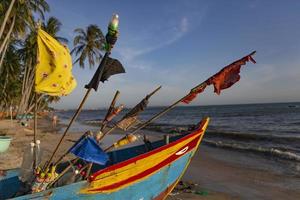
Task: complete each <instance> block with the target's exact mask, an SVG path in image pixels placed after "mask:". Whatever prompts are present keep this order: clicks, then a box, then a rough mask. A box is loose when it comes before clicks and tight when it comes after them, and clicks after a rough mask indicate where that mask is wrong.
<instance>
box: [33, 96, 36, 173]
mask: <svg viewBox="0 0 300 200" xmlns="http://www.w3.org/2000/svg"><path fill="white" fill-rule="evenodd" d="M33 98H34V122H33V143H34V148H33V154H34V158H33V169H34V170H35V168H36V165H37V163H36V162H37V160H36V159H37V146H36V145H37V144H36V135H37V94H36V92H34V97H33Z"/></svg>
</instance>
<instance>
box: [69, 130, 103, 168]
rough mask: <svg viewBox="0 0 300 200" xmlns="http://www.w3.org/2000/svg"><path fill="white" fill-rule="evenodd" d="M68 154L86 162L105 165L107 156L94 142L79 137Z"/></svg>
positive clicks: (86, 137) (90, 138) (90, 139)
mask: <svg viewBox="0 0 300 200" xmlns="http://www.w3.org/2000/svg"><path fill="white" fill-rule="evenodd" d="M70 152H71V153H73V154H74V155H75V156H77V157H79V158H81V159H83V160H85V161H87V162H92V163H97V164H100V165H105V164H106V162H107V161H108V155H107V154H106V153H105V152H104V151H103V150H102V149H101V148H100V147H99V145H98V144H97V142H96V140H95V139H94V138H93V137H90V136H83V137H81V138H80V139H79V141H78V142H77V143H75V144H74V145H73V146H72V147H71V149H70Z"/></svg>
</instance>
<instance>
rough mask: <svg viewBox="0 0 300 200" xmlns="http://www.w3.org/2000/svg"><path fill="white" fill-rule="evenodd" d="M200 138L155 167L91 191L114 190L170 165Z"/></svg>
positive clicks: (192, 147) (190, 148)
mask: <svg viewBox="0 0 300 200" xmlns="http://www.w3.org/2000/svg"><path fill="white" fill-rule="evenodd" d="M199 139H200V136H198V137H196V138H195V139H194V140H192V141H191V142H189V143H188V144H186V145H185V146H184V147H186V146H188V147H189V148H188V150H187V151H186V152H185V153H183V154H181V155H176V152H175V153H174V154H173V155H171V156H170V157H168V158H167V159H165V160H163V161H162V162H160V163H158V164H157V165H155V166H154V167H152V168H149V169H147V170H145V171H143V172H141V173H139V174H137V175H135V176H132V177H130V178H128V179H125V180H123V181H120V182H117V183H114V184H111V185H108V186H104V187H101V188H96V189H91V190H89V191H90V192H95V191H105V190H112V189H115V188H118V187H121V186H123V185H125V184H128V183H131V182H134V181H136V180H139V179H141V178H143V177H145V176H147V175H149V174H151V173H153V172H155V171H157V170H159V169H161V168H163V167H164V166H166V165H168V164H169V163H171V162H173V161H174V160H176V159H177V158H179V157H181V156H183V155H184V154H186V153H187V152H190V151H191V150H193V149H194V147H195V146H197V143H198V141H199Z"/></svg>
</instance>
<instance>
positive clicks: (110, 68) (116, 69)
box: [85, 55, 125, 91]
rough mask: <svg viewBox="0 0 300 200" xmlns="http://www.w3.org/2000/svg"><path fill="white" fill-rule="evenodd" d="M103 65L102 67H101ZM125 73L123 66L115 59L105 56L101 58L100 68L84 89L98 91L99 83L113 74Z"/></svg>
mask: <svg viewBox="0 0 300 200" xmlns="http://www.w3.org/2000/svg"><path fill="white" fill-rule="evenodd" d="M102 62H104V63H103V65H101V64H102ZM120 73H125V69H124V67H123V65H122V64H121V63H120V61H118V60H117V59H113V58H110V57H108V55H105V56H104V57H103V58H102V61H101V63H100V66H99V67H98V69H97V71H96V73H95V74H94V76H93V78H92V80H91V81H90V82H89V84H87V85H86V86H85V88H86V89H89V88H93V89H94V90H95V91H97V90H98V86H99V82H100V81H101V82H102V83H104V81H107V80H108V78H109V77H110V76H112V75H115V74H120Z"/></svg>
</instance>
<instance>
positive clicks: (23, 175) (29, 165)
mask: <svg viewBox="0 0 300 200" xmlns="http://www.w3.org/2000/svg"><path fill="white" fill-rule="evenodd" d="M41 154H42V152H41V149H40V141H39V140H37V142H36V145H35V144H34V143H33V142H31V143H30V146H28V147H27V148H26V149H25V151H24V154H23V161H22V165H21V169H20V177H19V178H20V180H21V181H22V182H31V181H32V180H33V178H34V176H33V175H34V157H36V158H35V167H37V166H38V165H39V164H40V162H41V158H42V155H41Z"/></svg>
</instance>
